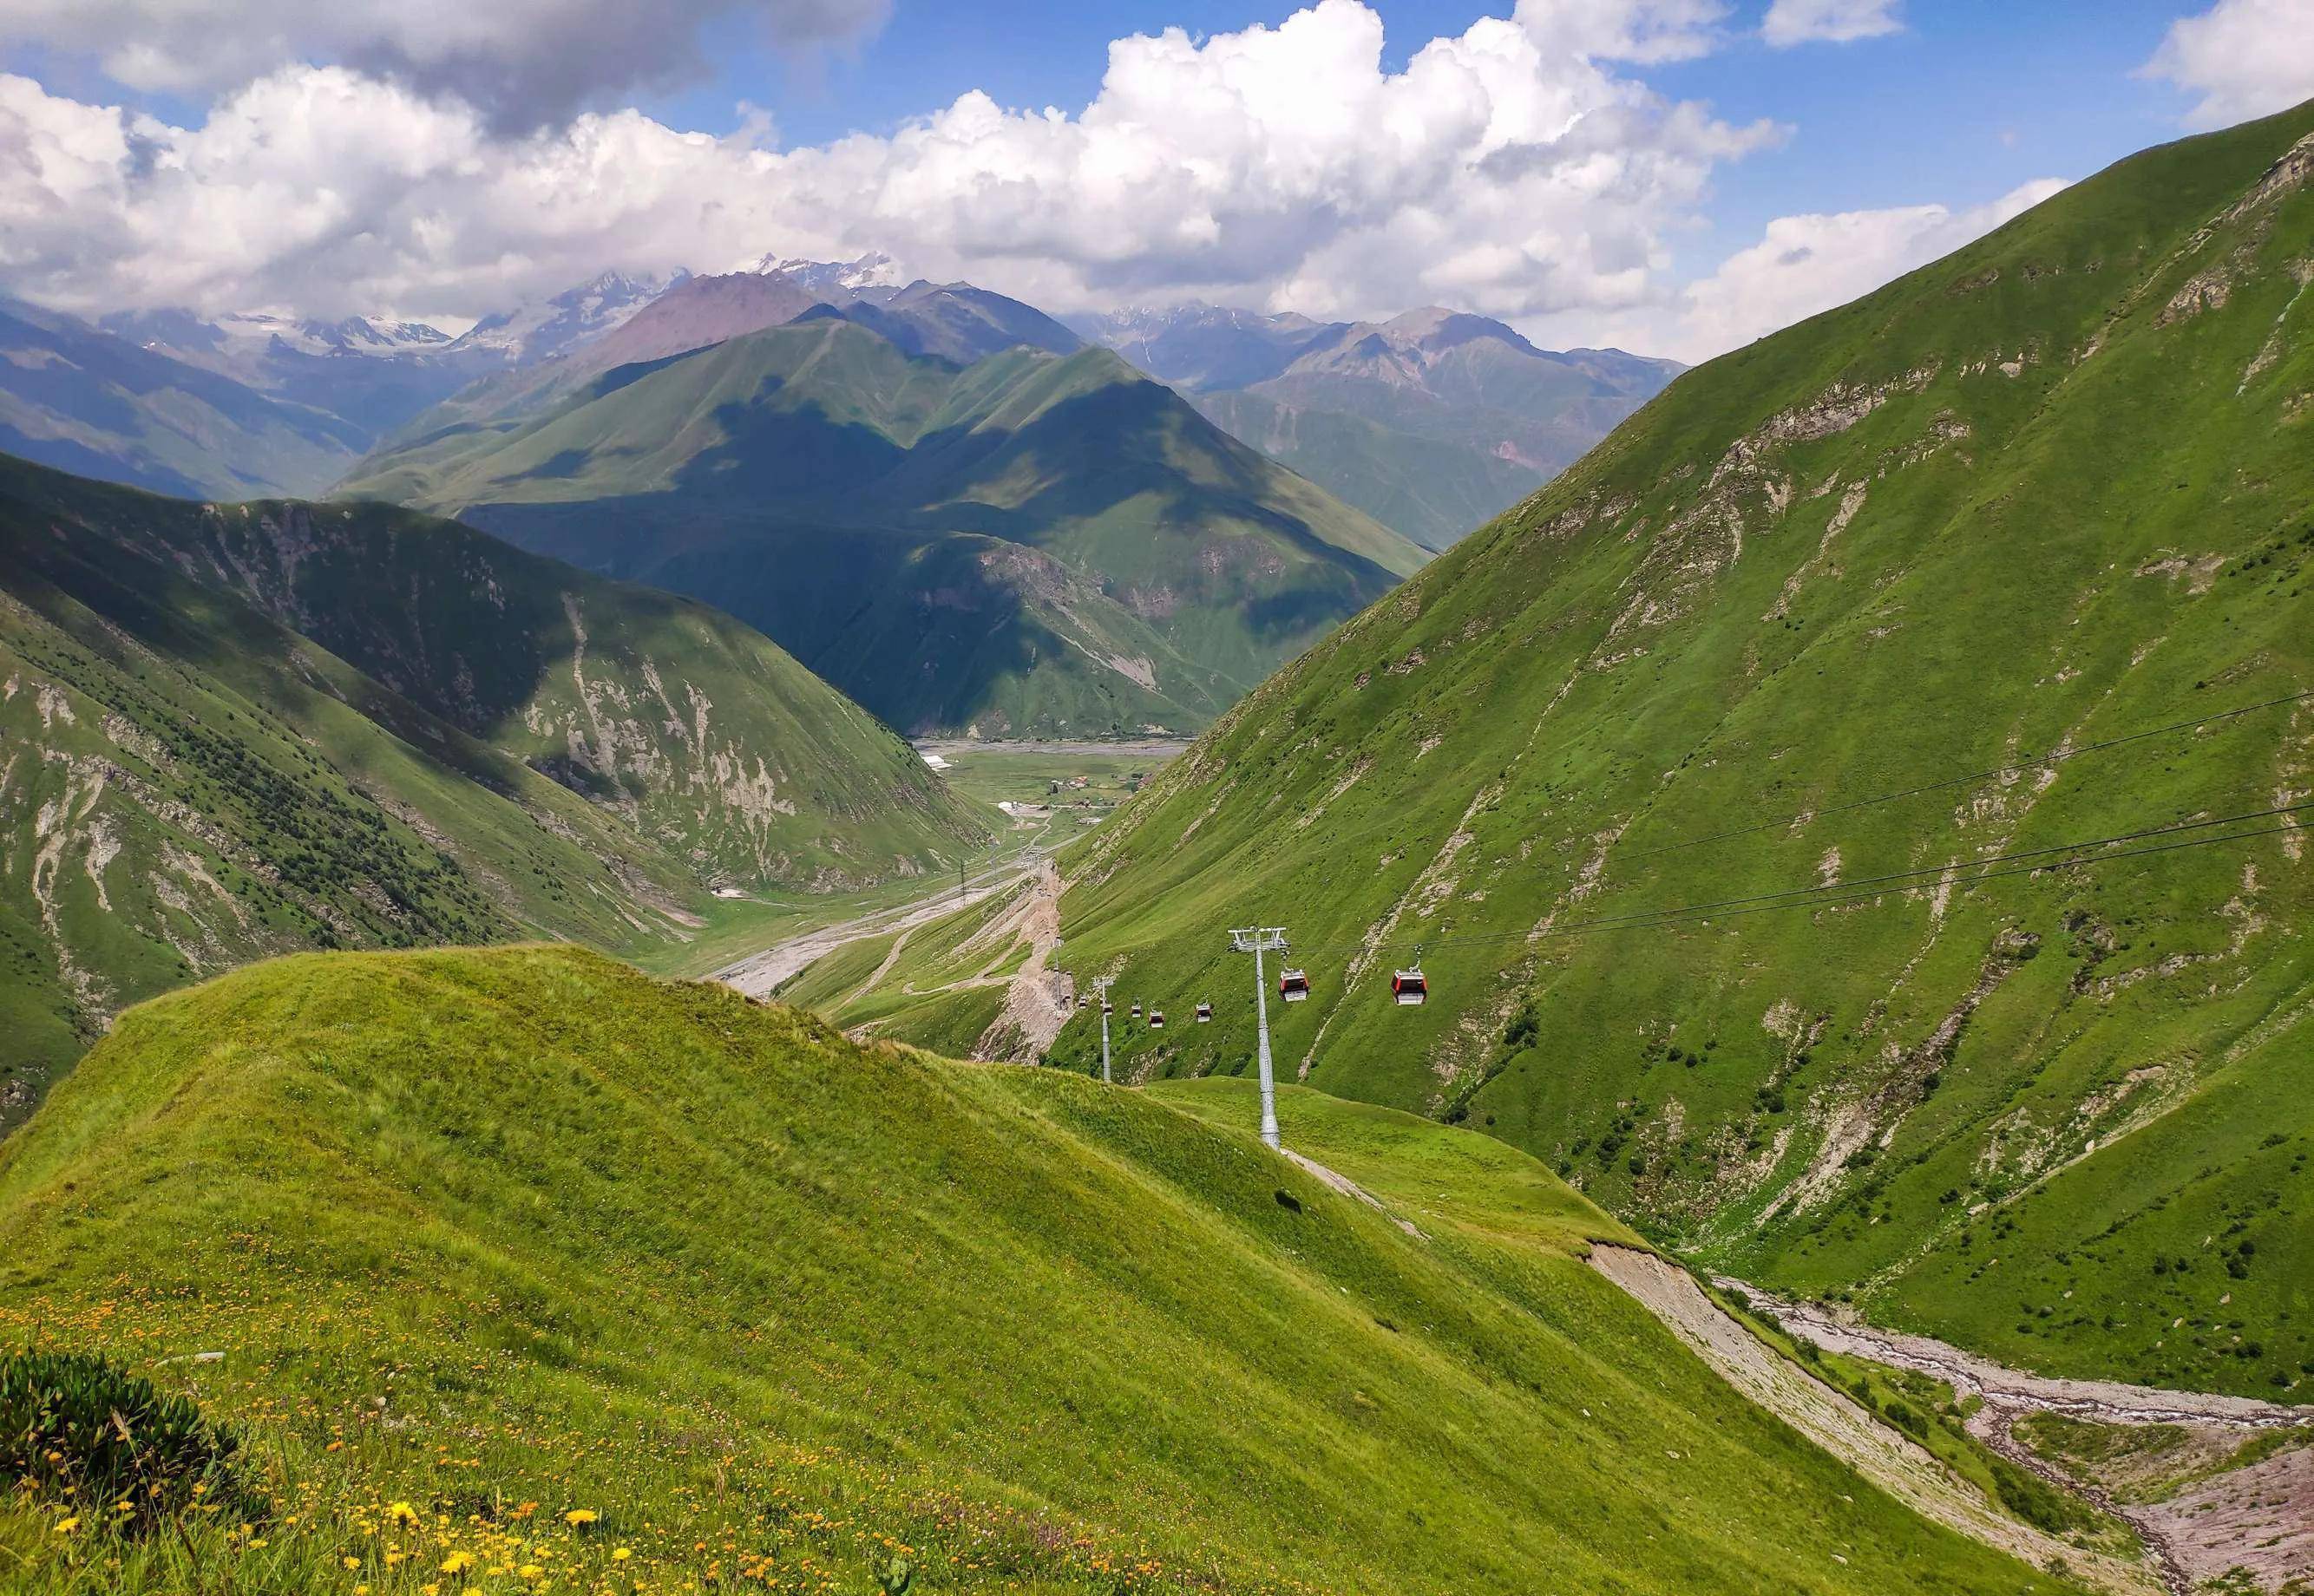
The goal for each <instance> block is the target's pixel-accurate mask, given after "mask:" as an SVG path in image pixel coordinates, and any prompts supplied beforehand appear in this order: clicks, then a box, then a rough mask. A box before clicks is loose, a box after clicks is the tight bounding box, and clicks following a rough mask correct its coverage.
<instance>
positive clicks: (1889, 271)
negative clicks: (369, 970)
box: [1649, 178, 2065, 360]
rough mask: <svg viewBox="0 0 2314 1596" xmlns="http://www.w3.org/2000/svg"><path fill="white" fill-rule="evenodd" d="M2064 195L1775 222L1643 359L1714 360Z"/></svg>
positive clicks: (2043, 182) (2048, 184)
mask: <svg viewBox="0 0 2314 1596" xmlns="http://www.w3.org/2000/svg"><path fill="white" fill-rule="evenodd" d="M2064 187H2065V184H2064V183H2063V182H2062V181H2059V180H2057V179H2055V178H2042V179H2037V180H2036V181H2032V182H2029V183H2025V184H2021V185H2020V186H2018V188H2016V189H2013V190H2010V191H2009V192H2008V193H2006V194H2004V195H2002V196H2001V197H2000V198H1998V199H1996V200H1993V201H1992V203H1991V204H1989V205H1980V206H1974V207H1969V208H1967V209H1964V210H1954V209H1952V208H1951V207H1947V206H1942V205H1912V206H1902V207H1894V208H1890V209H1886V210H1852V211H1841V212H1838V213H1836V214H1833V215H1826V216H1779V217H1777V218H1776V219H1775V220H1774V221H1772V222H1771V223H1769V224H1768V225H1767V229H1766V231H1765V232H1764V233H1763V234H1762V237H1761V239H1760V242H1757V243H1755V244H1753V245H1752V246H1750V247H1749V248H1747V249H1743V250H1739V251H1736V253H1735V254H1733V255H1731V256H1729V257H1728V258H1727V260H1724V261H1722V262H1721V263H1720V266H1719V269H1718V270H1717V271H1715V272H1713V273H1712V274H1711V275H1710V276H1709V277H1708V278H1702V279H1701V280H1700V281H1698V282H1695V283H1692V284H1690V285H1689V287H1688V288H1687V292H1686V295H1685V298H1684V302H1683V304H1682V305H1681V307H1680V310H1679V313H1678V315H1677V317H1676V320H1675V321H1674V322H1671V323H1669V324H1668V325H1665V326H1664V327H1663V328H1662V330H1661V333H1660V337H1659V339H1658V341H1657V342H1656V344H1653V345H1650V346H1649V348H1651V349H1659V350H1660V352H1662V353H1665V354H1669V355H1673V356H1676V357H1680V358H1683V359H1689V360H1700V359H1704V358H1707V357H1709V356H1712V355H1717V354H1721V353H1723V352H1725V351H1727V350H1728V349H1732V348H1736V347H1737V346H1738V345H1741V344H1745V343H1749V342H1750V341H1752V340H1753V339H1756V338H1760V337H1762V336H1763V335H1765V334H1767V333H1770V332H1773V331H1776V330H1777V329H1779V328H1782V327H1788V326H1790V325H1791V324H1792V323H1793V322H1799V321H1803V320H1805V319H1806V318H1807V317H1809V316H1813V315H1815V314H1816V313H1819V312H1822V311H1827V310H1831V309H1832V308H1833V307H1834V306H1835V305H1841V304H1847V303H1848V302H1849V301H1850V300H1851V299H1855V298H1858V297H1859V296H1861V295H1866V294H1868V293H1870V292H1871V291H1872V290H1873V289H1875V288H1877V287H1880V286H1881V285H1882V284H1884V283H1887V282H1890V281H1892V280H1894V278H1899V277H1902V276H1903V274H1904V273H1906V272H1908V271H1911V270H1912V269H1913V268H1915V267H1919V266H1925V265H1927V264H1928V263H1929V262H1930V261H1931V260H1936V259H1938V258H1939V257H1940V256H1943V255H1948V254H1950V253H1951V252H1952V251H1955V250H1956V249H1959V248H1960V247H1961V246H1962V245H1963V244H1965V243H1968V242H1971V241H1972V240H1974V239H1977V238H1980V237H1982V236H1983V234H1987V233H1990V232H1992V230H1993V229H1994V228H1995V227H1998V226H2000V225H2001V224H2002V223H2003V222H2006V221H2008V220H2009V219H2010V218H2011V217H2013V216H2019V215H2022V214H2023V213H2024V212H2026V211H2027V210H2030V209H2031V208H2032V207H2035V206H2036V205H2038V204H2040V203H2041V202H2042V201H2043V200H2045V199H2046V198H2049V197H2050V196H2051V195H2052V194H2054V193H2056V192H2057V191H2058V190H2061V189H2062V188H2064Z"/></svg>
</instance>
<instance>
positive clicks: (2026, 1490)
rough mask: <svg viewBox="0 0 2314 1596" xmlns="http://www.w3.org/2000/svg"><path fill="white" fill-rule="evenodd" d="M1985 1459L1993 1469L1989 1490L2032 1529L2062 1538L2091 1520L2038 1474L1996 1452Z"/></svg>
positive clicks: (2078, 1505)
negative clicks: (2066, 1533) (1990, 1488)
mask: <svg viewBox="0 0 2314 1596" xmlns="http://www.w3.org/2000/svg"><path fill="white" fill-rule="evenodd" d="M1984 1460H1985V1462H1986V1464H1987V1465H1988V1466H1990V1467H1991V1468H1992V1488H1993V1491H1994V1493H1995V1494H1996V1495H1999V1496H2000V1502H2001V1505H2002V1506H2004V1507H2006V1508H2008V1510H2009V1512H2013V1513H2015V1514H2016V1515H2017V1516H2018V1518H2020V1519H2022V1520H2024V1521H2026V1522H2027V1523H2028V1524H2030V1525H2032V1526H2033V1527H2034V1528H2035V1529H2036V1530H2047V1531H2048V1532H2049V1533H2050V1534H2052V1535H2062V1534H2064V1533H2065V1532H2066V1531H2067V1530H2071V1529H2074V1528H2076V1527H2079V1526H2084V1525H2087V1524H2088V1523H2089V1522H2090V1519H2089V1514H2088V1512H2086V1511H2085V1510H2084V1509H2083V1508H2081V1507H2080V1504H2078V1503H2075V1502H2074V1501H2073V1499H2072V1498H2071V1497H2070V1496H2068V1495H2065V1493H2063V1492H2062V1491H2060V1490H2058V1489H2057V1488H2056V1487H2055V1486H2052V1485H2050V1484H2049V1483H2048V1482H2047V1481H2046V1480H2045V1479H2043V1478H2041V1477H2039V1476H2038V1475H2036V1474H2032V1473H2028V1472H2027V1470H2025V1469H2022V1468H2018V1466H2017V1465H2016V1464H2014V1463H2012V1462H2010V1461H2009V1459H2006V1458H2004V1457H2002V1456H2000V1454H1999V1453H1998V1452H1988V1453H1986V1454H1985V1459H1984Z"/></svg>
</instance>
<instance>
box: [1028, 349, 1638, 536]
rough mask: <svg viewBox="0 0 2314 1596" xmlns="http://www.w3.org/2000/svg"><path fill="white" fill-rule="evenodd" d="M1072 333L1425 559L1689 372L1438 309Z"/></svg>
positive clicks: (1540, 481) (1569, 461)
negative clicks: (1372, 317)
mask: <svg viewBox="0 0 2314 1596" xmlns="http://www.w3.org/2000/svg"><path fill="white" fill-rule="evenodd" d="M1072 325H1073V327H1074V328H1075V329H1076V330H1077V331H1079V332H1081V333H1082V334H1083V335H1084V336H1085V337H1086V338H1087V339H1091V341H1093V342H1095V343H1100V344H1105V345H1107V346H1108V347H1109V348H1113V349H1115V350H1117V352H1118V353H1119V354H1121V355H1123V356H1124V357H1126V359H1128V360H1130V361H1132V362H1133V363H1134V364H1135V366H1139V367H1140V368H1141V369H1142V370H1144V371H1145V372H1147V373H1148V374H1149V375H1152V376H1153V377H1155V378H1157V379H1158V380H1159V381H1160V382H1162V383H1166V384H1170V385H1171V386H1173V387H1175V388H1177V389H1179V390H1180V391H1181V392H1183V393H1186V394H1188V395H1189V396H1190V398H1191V401H1192V402H1194V403H1195V404H1196V405H1197V408H1198V409H1199V410H1203V411H1204V412H1205V413H1206V416H1208V417H1209V418H1211V419H1213V421H1214V423H1215V424H1216V425H1218V426H1220V427H1222V428H1225V429H1226V430H1228V431H1229V432H1231V433H1232V434H1233V435H1235V436H1238V437H1240V438H1241V439H1243V440H1244V441H1245V442H1247V443H1249V444H1250V445H1253V446H1254V447H1255V448H1257V449H1259V450H1261V451H1262V453H1264V454H1267V455H1269V456H1270V457H1271V458H1272V459H1275V460H1277V461H1280V462H1282V463H1285V464H1286V465H1290V466H1292V467H1293V468H1294V470H1295V471H1298V472H1301V473H1302V474H1303V476H1306V477H1308V478H1309V479H1310V480H1311V481H1314V482H1318V483H1320V484H1321V485H1323V486H1324V487H1326V488H1327V489H1329V490H1331V491H1332V492H1333V493H1335V494H1336V495H1337V496H1338V497H1339V498H1343V499H1344V500H1346V501H1347V502H1348V503H1350V504H1353V505H1356V507H1358V508H1360V509H1362V510H1364V511H1365V512H1366V513H1367V514H1368V515H1370V516H1373V517H1374V519H1376V520H1377V521H1380V522H1382V524H1383V525H1387V526H1391V527H1394V528H1396V529H1397V530H1398V531H1399V532H1400V533H1404V534H1405V535H1406V536H1408V537H1409V538H1411V539H1413V540H1414V541H1415V542H1418V543H1420V544H1421V545H1423V547H1425V548H1427V549H1444V548H1445V547H1447V546H1448V545H1449V544H1451V543H1452V542H1454V540H1455V539H1457V538H1459V537H1461V536H1462V534H1463V533H1466V532H1469V531H1470V530H1471V529H1472V528H1473V527H1476V526H1478V525H1481V524H1482V523H1484V522H1486V521H1488V520H1489V519H1491V518H1492V517H1493V516H1496V515H1497V514H1499V513H1500V512H1501V511H1502V510H1504V509H1506V508H1507V507H1509V506H1511V505H1513V504H1515V503H1516V502H1517V501H1518V500H1519V499H1521V498H1524V497H1525V496H1526V495H1528V494H1530V493H1532V492H1533V491H1534V490H1535V489H1537V488H1539V487H1541V485H1542V484H1543V483H1544V482H1546V481H1550V478H1551V477H1553V476H1555V475H1557V474H1558V473H1559V472H1561V471H1563V470H1565V469H1566V468H1567V467H1568V465H1570V464H1572V463H1574V462H1575V461H1576V460H1577V458H1579V457H1580V456H1581V455H1582V454H1583V452H1584V451H1585V450H1586V449H1588V448H1589V447H1590V446H1591V445H1593V444H1594V443H1596V442H1598V441H1599V439H1601V438H1603V437H1604V436H1606V435H1607V433H1608V432H1609V431H1610V430H1612V428H1614V426H1615V424H1616V423H1617V422H1619V421H1621V419H1623V418H1624V417H1626V416H1628V415H1630V413H1631V412H1632V411H1633V410H1637V409H1638V408H1639V406H1641V405H1642V404H1645V403H1646V402H1647V401H1648V400H1650V399H1652V398H1654V397H1655V395H1656V394H1657V393H1658V392H1662V390H1663V388H1664V387H1665V384H1668V383H1669V382H1670V381H1671V380H1672V378H1674V376H1677V375H1679V373H1680V372H1681V371H1682V370H1683V367H1682V366H1680V365H1679V364H1678V363H1677V362H1676V361H1671V360H1653V359H1647V358H1645V357H1639V356H1635V355H1626V354H1624V353H1623V352H1622V351H1621V350H1620V349H1576V350H1571V351H1568V352H1567V353H1564V354H1558V353H1553V352H1551V351H1550V350H1546V349H1539V348H1535V347H1534V345H1532V344H1531V343H1529V342H1528V341H1527V340H1526V339H1524V338H1522V337H1520V336H1519V334H1518V333H1516V332H1515V331H1512V330H1511V329H1510V328H1508V327H1506V326H1505V325H1503V323H1501V322H1494V321H1489V320H1488V319H1487V318H1486V317H1484V316H1473V315H1465V314H1460V313H1455V312H1453V311H1446V310H1441V309H1438V308H1436V307H1435V306H1434V307H1431V308H1429V309H1426V310H1418V311H1411V312H1409V313H1407V314H1405V315H1402V316H1400V317H1397V318H1396V319H1394V320H1392V321H1389V322H1314V321H1312V320H1311V319H1310V318H1309V317H1307V316H1301V315H1294V314H1285V315H1265V314H1262V313H1258V312H1253V311H1245V310H1230V309H1224V308H1220V307H1216V306H1213V305H1204V304H1191V305H1181V306H1177V307H1175V308H1173V309H1170V310H1157V311H1138V310H1136V311H1124V312H1119V313H1116V314H1114V315H1106V316H1089V317H1081V318H1077V319H1075V320H1074V321H1073V322H1072Z"/></svg>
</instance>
